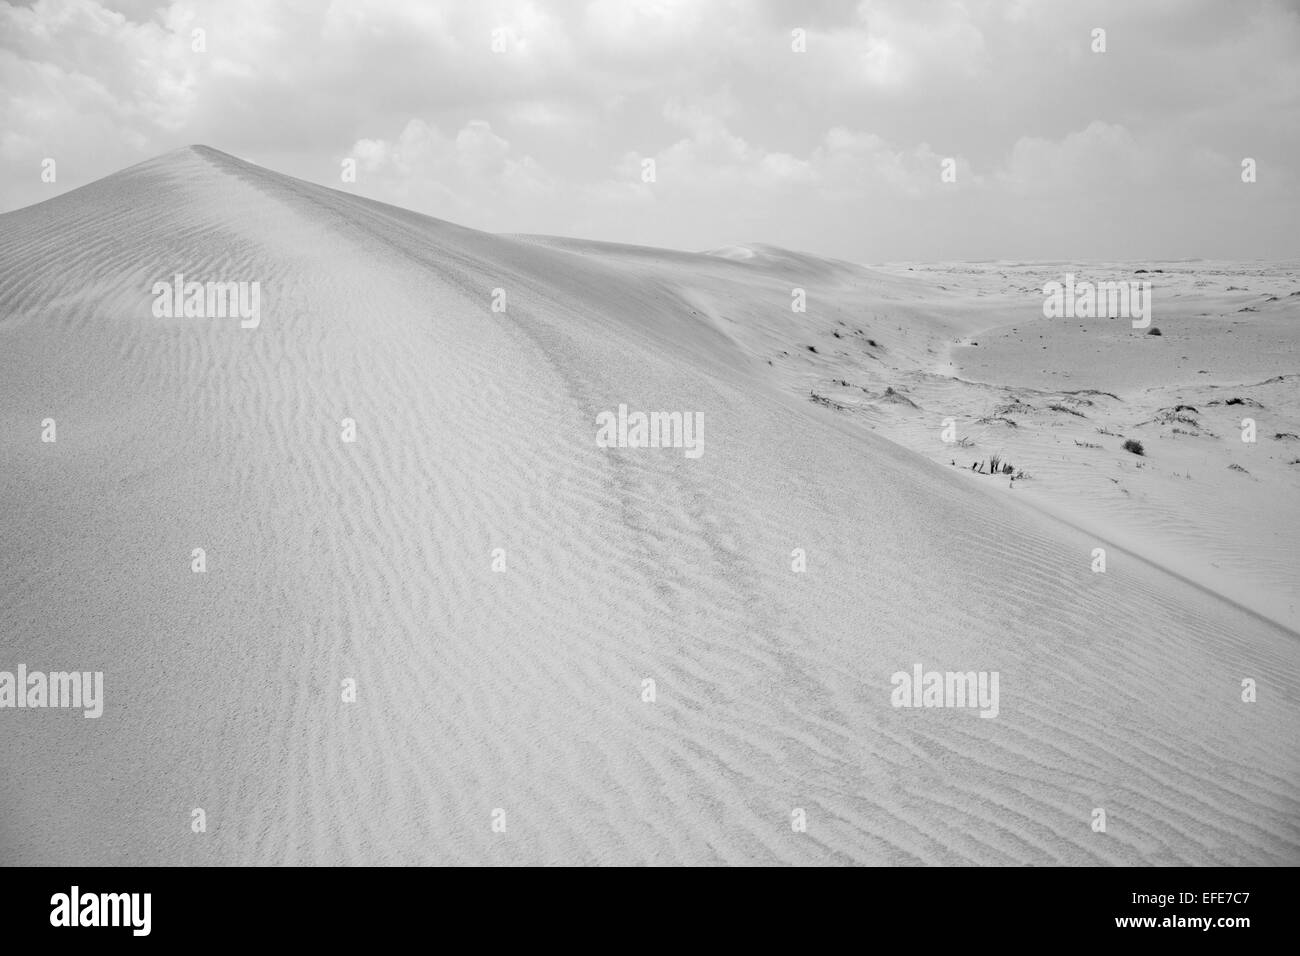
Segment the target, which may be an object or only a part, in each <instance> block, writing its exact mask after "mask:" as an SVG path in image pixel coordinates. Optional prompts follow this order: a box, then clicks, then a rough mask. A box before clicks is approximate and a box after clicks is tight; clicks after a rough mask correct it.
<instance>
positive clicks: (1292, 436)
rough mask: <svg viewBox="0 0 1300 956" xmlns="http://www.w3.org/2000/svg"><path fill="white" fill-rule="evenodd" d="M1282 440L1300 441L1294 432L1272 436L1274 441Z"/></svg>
mask: <svg viewBox="0 0 1300 956" xmlns="http://www.w3.org/2000/svg"><path fill="white" fill-rule="evenodd" d="M1284 438H1295V439H1297V440H1300V435H1297V434H1296V433H1295V432H1278V433H1277V434H1275V435H1274V436H1273V440H1274V441H1281V440H1282V439H1284Z"/></svg>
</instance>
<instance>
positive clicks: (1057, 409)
mask: <svg viewBox="0 0 1300 956" xmlns="http://www.w3.org/2000/svg"><path fill="white" fill-rule="evenodd" d="M1047 407H1048V408H1050V409H1051V410H1052V411H1054V412H1065V413H1066V414H1068V415H1077V416H1078V417H1079V418H1087V416H1086V415H1084V414H1083V412H1081V411H1079V410H1078V409H1077V408H1070V407H1069V406H1067V405H1057V404H1052V405H1048V406H1047Z"/></svg>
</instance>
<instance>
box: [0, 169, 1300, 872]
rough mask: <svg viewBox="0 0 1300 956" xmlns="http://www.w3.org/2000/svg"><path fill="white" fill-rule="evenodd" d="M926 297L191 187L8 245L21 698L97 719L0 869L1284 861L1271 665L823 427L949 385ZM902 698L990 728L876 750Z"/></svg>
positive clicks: (1266, 638)
mask: <svg viewBox="0 0 1300 956" xmlns="http://www.w3.org/2000/svg"><path fill="white" fill-rule="evenodd" d="M177 274H183V275H184V276H185V277H186V278H187V279H193V280H195V281H198V282H206V281H213V282H240V281H242V282H257V283H259V289H260V322H259V324H258V325H257V327H255V328H243V327H241V324H240V322H239V321H238V320H237V319H231V318H220V317H211V316H202V317H199V316H189V317H187V316H185V315H179V316H177V315H172V316H170V317H159V316H156V315H154V314H153V311H152V303H153V298H154V297H153V295H152V294H151V289H152V287H153V285H154V283H156V282H160V281H162V282H167V281H171V279H172V277H173V276H175V275H177ZM943 284H944V283H942V282H939V283H935V282H934V281H932V280H930V279H923V278H918V277H916V276H915V275H912V274H910V273H898V272H894V271H890V270H881V269H866V268H862V267H859V266H853V265H851V264H848V263H838V262H833V261H831V260H824V259H818V258H817V257H814V256H808V255H804V254H800V253H794V252H788V251H783V250H773V249H771V248H764V247H754V249H753V250H752V254H751V255H749V256H736V255H733V254H727V253H724V254H718V255H709V254H695V253H679V252H671V251H666V250H654V249H646V248H637V247H621V246H612V245H608V244H599V243H586V242H583V241H580V240H565V239H548V238H546V237H507V236H498V235H492V234H488V233H484V232H480V231H477V230H473V229H468V228H464V227H461V226H457V225H454V224H452V223H449V222H444V221H441V220H438V219H434V218H431V217H428V216H423V215H420V214H417V213H414V212H410V211H407V210H403V209H400V208H397V207H393V206H388V205H385V204H382V203H378V202H373V201H370V200H367V199H363V198H360V197H358V196H355V195H351V194H348V193H345V192H340V191H336V190H332V189H327V188H324V187H322V186H318V185H315V184H312V183H307V182H304V181H301V180H297V179H294V178H292V177H288V176H284V175H281V174H279V173H276V172H273V171H271V170H268V169H265V168H263V167H260V166H256V165H254V164H251V163H247V162H245V161H242V160H239V159H236V158H234V157H232V156H229V155H227V154H225V153H222V152H220V151H218V150H214V149H210V148H208V147H204V146H193V147H187V148H185V149H181V150H177V151H174V152H171V153H168V154H166V155H163V156H160V157H157V158H155V159H153V160H150V161H147V162H144V163H141V164H139V165H136V166H133V167H131V168H129V169H126V170H123V171H121V172H119V173H117V174H115V175H113V176H110V177H107V178H106V179H103V180H100V181H98V182H96V183H92V184H90V185H88V186H85V187H83V188H81V189H77V190H74V191H71V192H69V193H66V194H64V195H61V196H59V197H56V198H54V199H51V200H49V201H47V202H44V203H41V204H39V205H36V206H32V207H29V208H27V209H22V210H19V211H16V212H12V213H7V214H5V215H3V216H0V501H3V502H4V503H5V514H6V517H5V520H3V521H0V634H3V635H4V637H3V642H4V643H3V647H4V659H3V660H2V661H0V669H12V668H9V666H8V665H10V664H13V665H16V664H18V663H23V664H25V665H26V666H28V667H30V668H32V669H40V670H57V669H60V668H67V669H74V668H75V669H76V670H79V671H102V672H103V673H104V690H103V697H104V700H103V713H102V716H101V717H100V718H99V719H96V720H83V719H81V717H80V716H79V715H77V716H76V717H75V719H67V720H64V719H60V716H61V715H59V714H57V713H36V712H29V711H24V712H15V711H0V766H4V767H8V768H21V772H19V773H5V774H2V775H0V862H4V863H14V864H30V863H36V862H42V863H60V864H72V863H77V864H105V865H127V864H143V863H149V864H181V863H184V864H231V863H244V864H254V863H285V864H289V863H420V862H423V863H432V862H443V863H691V864H703V863H717V862H727V863H775V862H789V863H805V864H807V863H822V864H825V863H870V864H939V863H946V864H964V863H983V864H1020V863H1027V864H1092V863H1133V864H1295V863H1297V862H1300V834H1298V832H1297V827H1296V822H1297V819H1298V813H1297V811H1298V809H1300V808H1298V806H1297V796H1296V794H1297V783H1300V772H1298V770H1300V766H1298V761H1297V756H1296V751H1295V747H1294V738H1295V731H1296V728H1297V727H1300V666H1298V665H1300V651H1298V646H1297V643H1296V640H1295V637H1294V635H1293V634H1292V633H1290V632H1289V631H1288V630H1286V629H1285V628H1284V627H1279V626H1277V625H1274V624H1272V623H1270V622H1268V621H1266V620H1263V619H1261V618H1260V617H1259V616H1256V615H1253V614H1251V613H1247V612H1246V611H1244V610H1242V609H1241V608H1239V607H1236V606H1234V605H1233V604H1231V603H1228V602H1227V601H1224V600H1222V599H1221V598H1219V597H1218V596H1216V595H1215V594H1212V593H1209V592H1208V591H1207V590H1205V589H1203V588H1199V587H1195V586H1193V585H1192V584H1190V583H1188V582H1186V581H1184V580H1181V579H1179V578H1178V577H1175V576H1172V575H1170V574H1168V573H1165V572H1164V571H1163V570H1161V569H1160V568H1159V567H1158V566H1156V565H1155V564H1153V563H1151V562H1150V561H1144V560H1135V559H1134V560H1130V559H1128V558H1126V555H1125V552H1123V551H1121V550H1118V549H1117V550H1115V551H1114V552H1112V554H1111V556H1110V560H1109V564H1108V567H1107V569H1106V572H1105V573H1103V574H1098V573H1094V572H1093V571H1092V570H1091V569H1090V564H1091V562H1092V560H1093V559H1092V552H1093V549H1094V548H1095V547H1096V546H1097V540H1096V538H1095V536H1093V535H1091V534H1089V533H1086V532H1084V531H1080V530H1074V529H1071V528H1068V527H1066V526H1064V525H1063V524H1061V523H1060V522H1058V521H1055V520H1052V519H1050V518H1048V517H1046V516H1045V515H1044V514H1041V513H1039V511H1037V510H1035V509H1033V508H1029V507H1025V506H1024V505H1023V504H1021V503H1020V502H1018V501H1017V500H1012V497H1011V496H1010V495H996V494H990V493H989V491H988V489H987V488H985V487H981V486H980V485H978V484H976V483H975V482H974V481H973V480H972V476H970V475H967V474H960V473H958V469H955V468H952V467H950V466H949V465H948V464H947V463H946V462H936V461H934V460H930V459H928V458H927V457H926V456H925V455H923V454H919V453H918V452H917V451H915V450H912V449H909V448H907V447H904V444H903V442H905V440H906V438H905V436H904V435H902V433H901V431H900V433H899V434H897V435H895V436H894V437H896V438H898V442H895V441H892V440H890V439H889V438H886V437H885V436H884V435H883V434H876V433H874V432H873V431H872V430H871V427H870V425H871V424H881V425H882V427H883V422H880V423H872V422H864V421H862V420H859V419H857V418H855V415H856V413H854V412H851V411H850V412H848V413H846V412H845V411H842V410H837V409H836V408H835V407H829V406H827V405H825V404H820V403H818V402H815V401H810V400H809V395H808V390H815V389H816V388H817V387H820V386H817V385H816V378H817V376H821V377H823V378H826V379H829V378H830V377H831V375H835V376H837V377H838V378H843V377H844V376H845V375H847V374H848V373H847V371H846V369H847V368H849V367H852V368H862V369H878V370H880V371H881V372H882V373H884V372H885V371H887V370H889V371H890V374H891V375H892V370H893V369H902V368H904V367H907V368H910V369H927V368H931V367H933V368H941V367H942V366H943V362H945V361H947V359H946V358H945V357H944V355H943V354H941V351H940V350H941V349H942V348H943V347H944V343H948V344H950V343H951V342H952V340H953V339H955V338H957V337H959V336H961V335H965V334H967V333H968V332H969V331H971V330H972V329H973V328H975V327H976V325H975V324H974V323H973V322H968V320H967V319H966V318H964V317H963V314H962V311H961V308H962V303H963V302H964V301H965V300H964V299H963V298H962V294H964V293H962V294H959V292H958V291H956V290H948V289H943V288H936V285H943ZM794 287H799V288H802V289H803V290H804V291H805V293H806V298H807V303H808V306H807V312H803V313H800V312H794V311H792V301H793V299H792V288H794ZM921 296H924V299H925V301H921V299H920V298H919V297H921ZM944 300H947V301H948V305H947V306H945V305H944ZM494 303H499V304H500V305H501V308H500V309H499V310H498V311H494V308H493V307H494ZM936 303H937V304H936ZM832 333H837V335H833V334H832ZM837 349H842V350H844V351H845V353H846V355H847V354H848V351H849V350H850V349H851V350H852V362H851V363H849V360H848V359H847V358H845V357H844V356H840V357H838V358H837V353H836V350H837ZM926 381H929V382H932V383H933V382H934V380H933V379H927V380H926ZM862 386H866V387H867V389H868V390H867V391H861V388H862ZM895 386H897V390H895ZM884 387H889V388H891V393H892V394H893V395H894V396H895V397H896V398H897V397H907V395H909V394H910V395H911V396H912V397H913V398H914V399H915V400H916V403H917V404H918V405H919V404H925V399H926V397H927V396H926V395H924V394H920V390H919V389H915V388H913V387H912V385H911V384H910V383H908V384H905V383H904V382H902V381H893V382H892V384H889V385H887V386H886V384H885V377H882V378H881V379H880V380H879V382H878V383H877V382H871V383H868V382H867V381H866V380H865V379H864V381H863V382H862V383H861V385H860V386H859V394H860V395H862V396H864V397H867V396H868V395H870V396H880V397H882V398H883V397H884V396H885V393H884ZM933 387H935V388H938V387H939V386H938V385H933ZM844 389H845V391H849V390H850V389H848V388H847V387H844ZM903 389H906V391H903ZM827 395H828V397H829V398H830V399H832V400H835V401H838V402H840V404H844V405H847V404H848V403H847V400H846V399H844V398H843V396H839V397H838V398H837V396H835V395H830V394H829V393H827ZM1164 400H1165V399H1164V398H1162V401H1164ZM620 406H626V407H627V408H629V409H635V410H644V411H645V412H680V413H681V414H682V415H692V416H693V415H699V416H700V419H699V420H700V421H702V422H703V428H704V434H705V436H706V440H705V442H704V444H703V446H702V454H700V455H698V456H697V457H689V456H687V455H685V454H683V453H682V451H681V450H679V449H676V448H661V447H636V446H631V447H629V446H628V445H627V443H624V446H622V447H620V446H618V443H614V445H613V446H610V447H602V444H601V443H599V442H598V441H597V430H598V416H600V415H601V414H602V413H613V414H614V415H616V416H617V414H618V410H619V408H620ZM890 407H891V408H894V407H895V405H892V404H891V406H890ZM899 407H901V406H899ZM47 419H52V420H54V421H55V422H57V441H54V442H44V441H42V440H41V437H40V436H41V431H42V424H41V423H42V422H43V421H45V420H47ZM691 421H695V419H691ZM349 422H350V423H351V424H350V425H349V424H348V423H349ZM918 427H919V426H918ZM349 434H350V435H351V436H352V440H347V438H346V436H348V435H349ZM1019 493H1020V491H1019V490H1016V491H1015V492H1014V494H1017V495H1018V494H1019ZM194 549H202V550H203V561H204V570H203V571H202V572H201V573H195V571H194V570H193V562H194V561H195V560H196V558H195V557H194ZM801 565H802V568H801ZM1135 633H1139V634H1140V635H1141V637H1140V639H1135V636H1134V635H1135ZM921 665H924V667H925V668H926V669H927V670H934V671H938V672H954V673H959V674H965V673H967V672H970V673H972V674H986V673H987V674H992V673H994V672H996V673H997V674H998V675H1000V676H999V678H998V680H997V683H996V685H995V686H996V687H997V688H998V693H999V695H1000V700H999V701H998V706H997V712H996V717H993V718H992V719H982V718H981V716H980V714H979V712H978V711H977V710H974V709H972V708H959V707H958V708H944V707H935V708H929V707H918V708H913V707H895V706H893V705H891V692H892V690H893V687H892V685H891V675H893V674H896V673H898V672H905V673H910V672H912V670H913V668H914V667H918V666H921ZM1245 678H1251V679H1254V680H1256V681H1257V682H1258V685H1259V688H1260V692H1259V697H1258V701H1257V702H1256V703H1253V704H1246V703H1243V702H1242V687H1241V682H1242V680H1243V679H1245ZM647 681H651V682H652V684H647V683H646V682H647ZM349 682H351V684H350V685H349ZM974 686H980V685H978V683H977V684H976V685H974ZM984 686H988V682H987V681H986V682H985V685H984ZM349 688H350V690H349ZM648 691H649V692H648ZM349 693H351V694H352V697H353V699H352V700H348V694H349ZM63 716H66V715H63ZM1098 807H1102V808H1105V811H1106V815H1107V818H1108V820H1109V827H1108V830H1107V832H1105V833H1097V832H1094V831H1093V829H1092V828H1091V826H1090V820H1091V819H1092V816H1091V815H1092V812H1093V810H1094V809H1095V808H1098ZM195 808H202V809H203V810H204V811H205V817H206V820H207V830H206V832H204V833H195V832H193V831H192V829H191V825H190V821H191V815H192V812H193V810H194V809H195ZM796 809H802V810H804V811H806V820H807V830H806V832H800V831H797V830H794V829H792V826H791V819H792V813H793V811H795V810H796ZM497 811H501V813H499V814H498V813H497ZM496 821H503V823H502V826H504V832H501V830H500V828H499V827H498V828H494V826H493V824H494V822H496Z"/></svg>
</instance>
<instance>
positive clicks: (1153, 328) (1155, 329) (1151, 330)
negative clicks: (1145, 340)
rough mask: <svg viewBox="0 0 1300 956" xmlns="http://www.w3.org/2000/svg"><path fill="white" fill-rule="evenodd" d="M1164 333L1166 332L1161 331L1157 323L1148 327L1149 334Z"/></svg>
mask: <svg viewBox="0 0 1300 956" xmlns="http://www.w3.org/2000/svg"><path fill="white" fill-rule="evenodd" d="M1164 334H1165V333H1163V332H1161V331H1160V327H1159V326H1156V325H1153V326H1151V328H1149V329H1147V335H1164Z"/></svg>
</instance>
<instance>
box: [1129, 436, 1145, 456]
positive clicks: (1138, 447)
mask: <svg viewBox="0 0 1300 956" xmlns="http://www.w3.org/2000/svg"><path fill="white" fill-rule="evenodd" d="M1124 450H1125V451H1131V452H1132V453H1133V454H1135V455H1145V454H1146V450H1145V449H1144V448H1143V447H1142V443H1141V442H1140V441H1134V440H1133V439H1132V438H1126V439H1125V440H1124Z"/></svg>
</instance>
